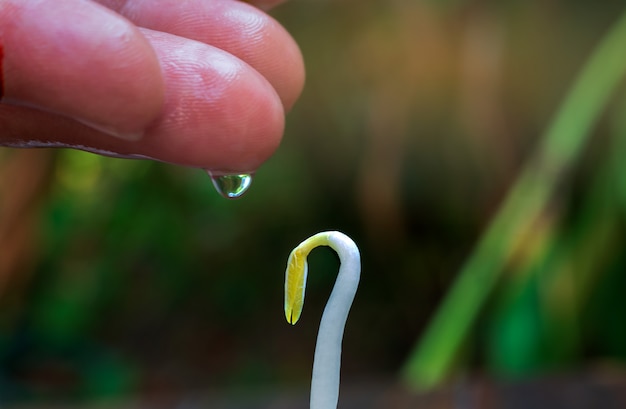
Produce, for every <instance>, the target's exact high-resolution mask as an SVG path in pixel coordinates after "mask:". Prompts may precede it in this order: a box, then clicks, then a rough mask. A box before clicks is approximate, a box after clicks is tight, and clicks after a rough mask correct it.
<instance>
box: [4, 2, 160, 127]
mask: <svg viewBox="0 0 626 409" xmlns="http://www.w3.org/2000/svg"><path fill="white" fill-rule="evenodd" d="M0 41H2V45H3V48H4V60H3V67H2V68H3V77H4V97H3V100H2V101H3V102H4V103H13V104H19V105H25V106H31V107H36V108H39V109H42V110H46V111H50V112H54V113H58V114H60V115H64V116H69V117H72V118H78V119H80V120H83V121H85V122H91V123H94V124H101V125H103V126H105V127H110V128H114V129H115V130H117V131H119V132H121V133H129V134H133V133H138V132H140V131H142V130H143V129H144V128H145V127H146V126H147V125H148V124H149V123H151V122H152V121H154V119H156V118H157V116H158V115H159V113H160V111H161V109H162V105H163V102H164V83H163V78H162V75H161V70H160V66H159V62H158V59H157V56H156V53H155V52H154V50H153V49H152V47H151V46H150V44H149V43H148V41H147V40H146V39H145V38H144V36H143V35H142V34H141V33H140V32H139V30H138V29H137V28H136V27H135V26H134V25H132V24H131V23H130V22H128V21H127V20H126V19H125V18H123V17H121V16H119V15H118V14H116V13H114V12H112V11H111V10H109V9H107V8H105V7H102V6H100V5H98V4H96V3H92V2H85V1H75V0H39V1H24V0H2V1H0Z"/></svg>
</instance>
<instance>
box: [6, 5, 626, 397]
mask: <svg viewBox="0 0 626 409" xmlns="http://www.w3.org/2000/svg"><path fill="white" fill-rule="evenodd" d="M623 7H624V6H623V2H619V1H605V2H602V4H599V3H598V2H591V1H582V0H579V1H526V2H522V1H513V0H511V1H505V2H486V1H465V2H461V1H434V0H433V1H416V0H393V1H392V0H385V1H378V0H342V1H330V0H315V1H313V0H309V1H292V2H290V3H287V4H285V5H283V6H281V7H279V8H278V9H277V10H276V12H275V16H276V18H277V19H278V20H279V21H280V22H282V23H283V24H284V25H285V26H286V27H287V28H288V30H289V31H290V32H291V33H292V34H293V35H294V37H295V38H296V40H297V41H298V43H299V44H300V45H301V48H302V51H303V54H304V57H305V61H306V64H307V70H308V83H307V86H306V89H305V92H304V94H303V96H302V98H301V100H300V101H299V103H298V104H297V105H296V107H295V109H294V110H293V112H291V113H290V115H289V117H288V123H287V130H286V135H285V140H284V142H283V145H282V146H281V148H280V149H279V151H278V152H277V154H276V155H275V156H274V157H273V158H272V159H271V160H270V161H269V162H268V163H267V164H266V165H265V166H264V167H263V168H262V169H260V170H259V172H258V173H257V174H256V176H255V180H254V182H253V184H252V187H251V190H250V192H249V193H248V194H247V195H246V196H245V197H244V198H242V199H240V200H237V201H228V200H225V199H223V198H222V197H220V196H219V195H217V194H216V193H215V192H214V191H213V188H212V186H211V183H210V180H209V178H208V176H206V175H205V174H204V173H203V172H202V171H200V170H194V169H183V168H179V167H175V166H171V165H167V164H160V163H150V162H145V161H124V160H119V159H111V158H104V157H99V156H96V155H92V154H88V153H83V152H75V151H69V150H67V151H66V150H63V151H55V152H52V151H41V152H46V155H47V156H48V157H47V158H46V160H44V159H42V158H38V157H35V158H26V159H20V161H22V162H23V163H25V164H28V166H25V167H23V168H19V175H20V177H19V178H16V177H15V176H13V175H17V174H18V171H17V170H15V168H11V167H8V166H4V167H3V171H5V172H9V171H11V169H13V170H12V173H7V174H8V175H9V178H11V177H12V178H13V179H16V180H30V179H33V180H44V181H46V182H45V183H44V182H41V183H40V184H38V185H36V186H39V187H38V189H36V190H37V191H38V192H40V194H39V195H35V194H26V193H25V194H24V196H23V197H25V198H28V203H29V204H30V205H29V208H35V207H36V208H37V209H39V211H38V212H31V213H28V214H26V215H20V216H19V217H20V218H19V220H20V221H21V222H20V224H19V226H17V227H16V226H13V227H11V228H12V229H14V230H11V232H12V233H11V235H10V236H8V237H11V238H17V237H28V238H29V240H22V241H20V243H22V242H24V243H26V242H27V243H28V244H30V246H28V251H26V250H24V251H23V252H22V253H21V254H24V255H25V256H22V257H21V258H20V257H16V258H15V260H18V261H19V260H21V261H19V262H18V261H15V262H13V263H12V264H10V265H11V266H12V268H11V269H8V268H7V271H6V272H5V270H1V271H2V274H3V275H2V279H3V281H2V283H4V284H3V286H2V287H0V288H1V289H2V291H3V294H2V295H3V298H2V299H1V300H0V396H1V397H2V399H3V401H8V402H10V401H17V400H19V401H24V400H39V399H45V400H51V399H64V400H67V399H90V400H91V399H101V398H106V397H119V396H128V395H137V396H151V395H154V394H158V395H164V394H165V395H167V394H175V393H178V392H181V391H186V390H196V391H203V390H207V389H214V388H239V387H246V388H261V387H264V386H267V385H280V386H281V387H300V386H302V385H306V384H307V383H308V377H309V376H310V368H311V360H312V356H313V346H314V342H315V333H316V330H317V329H316V328H317V324H318V322H319V316H320V314H321V310H322V307H323V305H324V304H325V302H326V298H327V296H328V294H329V292H330V285H331V284H330V283H331V282H332V280H333V278H334V274H335V271H336V268H337V261H336V258H335V256H334V255H333V254H332V253H331V252H329V251H323V250H318V251H316V252H314V253H313V254H312V255H311V258H310V260H309V261H310V268H311V274H310V277H309V288H310V290H309V291H308V294H307V307H306V308H305V310H304V312H303V316H302V319H301V322H300V323H299V324H298V327H296V328H291V327H290V326H289V325H288V324H287V323H286V322H284V316H283V313H282V286H283V284H282V279H283V273H284V267H285V263H286V259H287V255H288V254H289V251H290V250H291V249H292V248H293V246H295V245H296V244H298V243H299V242H300V241H301V240H302V239H303V238H305V237H307V236H309V235H310V234H312V233H314V232H317V231H321V230H325V229H337V230H342V231H344V232H346V233H347V234H349V235H351V236H352V237H353V238H354V239H355V241H356V242H357V243H358V244H359V246H360V247H361V252H362V255H363V278H362V283H361V288H360V290H359V293H358V294H357V299H356V302H355V305H354V307H353V309H352V312H351V316H350V318H349V320H348V327H347V333H346V335H345V338H344V361H343V365H342V368H343V379H344V380H358V379H364V378H381V377H382V378H387V377H395V376H397V374H398V372H399V371H400V369H401V368H402V367H403V365H404V364H405V362H406V360H407V357H408V356H409V354H410V351H411V350H412V348H413V345H414V343H415V342H416V341H417V340H418V339H419V338H420V335H421V334H422V333H423V332H424V330H425V328H426V327H427V325H428V323H429V321H430V319H431V317H432V316H433V314H434V313H435V311H436V309H437V307H438V306H439V304H440V301H441V300H442V298H443V296H444V295H445V294H446V293H447V291H448V290H449V289H450V287H451V284H452V282H453V280H454V278H455V277H456V274H457V272H458V271H459V270H460V269H461V267H462V266H463V263H464V262H465V260H467V259H469V258H470V256H471V254H472V251H473V247H474V246H475V244H476V243H477V242H478V240H479V238H480V236H481V234H482V232H483V231H484V230H485V229H486V227H487V226H488V223H489V221H490V220H491V219H492V218H493V216H494V215H495V214H496V211H497V209H498V206H499V205H500V203H501V202H502V201H503V199H504V198H505V196H506V192H507V190H508V188H509V187H510V186H512V185H513V183H514V181H515V180H516V177H517V175H518V173H519V172H520V170H521V169H522V165H523V164H524V163H525V162H526V160H527V159H528V158H529V157H530V153H531V152H532V151H533V149H534V147H535V146H536V145H537V144H538V143H539V141H538V139H539V137H540V136H541V135H542V134H543V131H544V130H545V129H546V128H547V127H548V125H549V121H550V120H551V118H552V117H553V115H554V113H555V112H556V110H557V108H558V107H559V105H560V104H561V102H562V100H563V99H564V98H565V96H566V94H567V91H568V89H569V88H570V87H571V86H572V83H573V81H574V79H575V77H576V75H577V73H578V72H579V70H580V69H581V67H582V66H583V64H584V62H585V61H586V60H587V58H588V57H589V55H591V54H592V52H593V50H594V47H595V46H596V45H597V43H598V42H599V41H600V39H601V38H602V37H603V35H604V34H605V33H606V31H607V29H608V28H609V27H610V26H611V24H612V23H614V22H615V21H616V16H618V15H619V14H620V13H621V12H622V11H623ZM623 88H624V87H623V84H622V86H621V87H620V89H619V90H617V91H619V92H618V95H619V98H618V100H617V101H613V102H612V103H611V104H610V105H609V107H608V108H607V109H606V110H605V111H603V114H602V116H601V117H600V121H599V124H598V125H597V126H596V127H594V129H593V131H592V134H591V136H592V138H591V140H590V142H589V143H588V145H586V147H585V150H584V152H582V156H581V157H580V158H579V160H578V161H577V163H576V164H575V166H574V167H573V168H571V169H569V170H568V171H567V172H564V174H562V175H559V180H558V182H559V183H558V184H557V191H556V194H555V195H553V196H552V199H551V200H550V202H549V205H548V206H547V208H546V211H544V212H543V213H542V218H540V219H539V220H534V221H533V222H532V225H531V226H527V228H526V230H527V231H529V232H530V233H528V234H529V236H527V237H523V238H519V242H520V243H522V244H523V245H520V246H519V247H518V248H517V249H518V251H517V252H516V254H515V259H514V262H511V263H509V264H507V266H506V267H505V269H504V270H503V271H501V272H499V274H500V280H499V281H498V282H497V283H496V287H495V289H494V291H493V292H491V293H490V294H489V298H488V299H487V301H486V305H483V306H482V308H481V309H480V314H479V317H478V321H477V322H475V323H473V325H472V326H471V328H470V333H469V334H468V336H467V337H465V338H463V344H462V350H461V351H460V353H459V354H458V355H457V356H455V357H454V358H456V361H455V363H456V365H457V368H464V369H465V370H467V371H471V372H472V373H477V372H480V371H485V372H488V373H489V374H490V375H491V376H495V377H519V376H532V375H535V374H538V373H542V372H545V371H556V370H559V371H562V370H572V369H575V368H584V367H586V366H587V365H590V364H594V363H597V362H611V363H614V364H620V365H621V364H623V362H624V359H626V328H625V326H624V324H623V321H624V320H623V317H624V316H625V315H626V311H624V308H626V307H624V304H623V302H622V297H623V296H624V295H623V291H624V290H623V289H624V288H626V287H625V284H626V283H625V282H624V280H625V278H624V277H625V275H624V270H625V267H626V257H625V255H626V253H624V251H622V247H623V245H622V243H623V239H624V237H623V236H624V232H625V229H624V227H625V226H624V220H625V219H624V216H625V215H626V212H625V211H626V179H625V176H624V175H626V173H624V172H623V171H622V170H621V167H622V163H623V161H624V158H625V157H626V121H625V120H624V118H626V116H625V115H624V112H626V95H625V93H624V89H623ZM18 155H19V154H18V153H11V152H9V153H4V154H3V156H2V157H1V158H0V163H1V164H7V163H10V162H11V158H15V157H17V156H18ZM44 162H45V163H51V164H52V165H51V166H53V171H52V172H50V171H49V169H48V168H45V167H44V168H42V167H37V166H34V165H35V164H38V163H44ZM7 169H9V170H8V171H7ZM37 175H49V176H50V177H48V178H39V179H38V178H36V177H35V176H37ZM31 176H32V177H31ZM12 186H13V185H11V184H10V183H3V184H0V195H1V196H0V200H1V201H2V202H3V203H8V202H9V201H10V200H9V199H10V198H13V197H14V196H16V197H17V196H19V195H18V193H17V191H16V190H15V188H14V187H12ZM42 196H43V197H45V202H44V203H43V204H42V202H41V197H42ZM24 200H25V201H26V200H27V199H24ZM9 215H11V216H9ZM9 217H12V218H15V217H16V216H13V215H12V213H9V212H8V211H7V210H6V209H5V207H2V208H0V220H2V221H4V222H6V220H7V218H9ZM6 224H7V223H4V224H2V223H0V230H1V227H3V226H5V225H6ZM33 226H35V227H36V228H35V227H33ZM19 229H22V230H24V231H26V229H29V230H28V232H31V233H32V234H26V233H24V234H23V235H16V233H14V232H15V231H19ZM33 232H36V233H37V234H35V233H33ZM0 233H2V232H0ZM2 237H3V236H2V234H0V238H2ZM507 239H508V240H511V239H514V238H507ZM503 240H504V238H503ZM7 242H8V243H9V242H10V240H9V241H7ZM2 243H4V242H2ZM21 246H22V247H23V248H26V247H24V246H25V245H21ZM5 249H6V247H3V250H2V253H1V254H0V267H2V266H4V265H5V264H6V265H9V264H7V262H6V260H9V258H8V255H9V254H8V253H5V251H6V250H5ZM11 254H13V253H11ZM16 254H17V253H16ZM11 260H13V258H12V259H11ZM3 263H4V264H3ZM476 285H480V283H477V284H476Z"/></svg>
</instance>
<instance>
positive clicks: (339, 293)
mask: <svg viewBox="0 0 626 409" xmlns="http://www.w3.org/2000/svg"><path fill="white" fill-rule="evenodd" d="M321 245H325V246H330V247H331V248H332V249H333V250H335V251H336V252H337V254H338V255H339V261H340V263H341V265H340V267H339V273H338V275H337V279H336V281H335V286H334V287H333V290H332V293H331V294H330V298H329V299H328V302H327V303H326V307H325V308H324V313H323V314H322V319H321V322H320V327H319V332H318V334H317V344H316V346H315V357H314V360H313V375H312V377H311V401H310V408H311V409H336V408H337V402H338V400H339V372H340V367H341V344H342V340H343V333H344V328H345V325H346V320H347V318H348V312H349V311H350V307H351V306H352V301H353V300H354V296H355V294H356V290H357V287H358V285H359V278H360V274H361V258H360V254H359V249H358V248H357V246H356V244H354V242H353V241H352V239H350V238H349V237H348V236H346V235H345V234H343V233H340V232H336V231H331V232H323V233H318V234H316V235H314V236H312V237H310V238H309V239H307V240H305V241H304V242H302V243H301V244H300V245H299V246H298V247H296V249H294V251H293V252H292V254H291V255H290V257H289V262H288V264H287V275H286V283H287V282H288V281H289V279H290V274H297V273H298V272H297V271H293V270H294V269H295V268H294V266H295V265H297V263H293V258H297V257H299V256H294V254H296V251H297V250H300V251H301V252H302V253H301V254H300V253H298V254H299V255H302V256H304V258H305V260H304V265H303V268H301V270H303V271H302V274H303V275H304V281H303V282H302V293H301V294H302V302H303V301H304V287H305V286H306V274H307V265H306V256H307V255H308V253H309V252H310V251H311V250H312V249H313V248H315V247H317V246H321ZM286 289H287V288H286ZM287 304H288V303H287V302H286V304H285V309H286V314H287V319H288V320H289V322H292V321H291V319H290V317H291V316H292V315H291V314H292V311H291V310H289V312H287V311H288V308H290V307H288V305H287ZM301 307H302V303H301V304H300V307H299V308H300V309H301ZM299 315H300V312H299V311H298V312H297V314H296V315H295V316H296V318H295V320H297V317H299ZM295 320H294V321H295ZM292 323H295V322H292Z"/></svg>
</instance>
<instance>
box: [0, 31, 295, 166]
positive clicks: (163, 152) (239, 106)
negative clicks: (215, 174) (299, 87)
mask: <svg viewBox="0 0 626 409" xmlns="http://www.w3.org/2000/svg"><path fill="white" fill-rule="evenodd" d="M143 31H144V33H143V34H144V36H145V37H146V38H147V39H148V40H149V41H150V43H151V44H152V46H153V48H154V49H155V50H157V55H158V56H159V59H160V61H161V65H162V68H163V75H164V78H165V82H166V84H169V86H168V87H167V88H166V95H165V104H164V109H163V115H162V116H161V117H160V119H158V120H157V121H156V122H155V123H154V124H153V125H151V126H150V127H149V128H148V129H147V130H146V135H145V137H144V138H143V139H142V140H141V141H138V142H132V141H124V140H121V139H117V138H104V139H103V138H102V136H101V135H100V134H99V133H98V132H96V131H93V130H91V129H88V128H86V127H84V126H82V125H81V124H78V123H76V122H73V121H70V120H68V119H66V118H60V117H58V116H57V117H55V116H54V115H50V114H48V113H42V112H38V111H36V110H33V109H26V108H22V107H16V106H10V105H6V106H2V105H0V129H7V131H8V133H9V134H10V135H12V137H9V138H8V139H7V140H5V144H8V145H11V146H22V147H26V146H29V147H34V146H58V144H62V145H64V146H72V147H76V148H80V149H84V150H89V151H93V152H97V153H103V154H108V155H112V156H122V157H146V158H151V159H156V160H161V161H166V162H170V163H176V164H181V165H185V166H192V167H201V168H207V169H211V170H219V171H225V172H244V171H245V172H249V171H253V170H256V169H257V168H258V167H259V166H260V165H261V164H262V163H263V162H264V161H265V160H267V158H268V157H269V156H270V155H271V154H272V153H273V152H274V151H275V149H276V148H277V146H278V144H279V142H280V138H281V136H282V132H283V126H284V111H283V107H282V103H281V101H280V98H279V97H278V95H277V94H276V92H275V91H274V89H273V88H272V86H271V85H270V84H269V82H267V81H266V80H265V78H263V76H261V75H260V74H259V73H258V72H257V71H255V70H253V69H252V68H251V67H250V66H249V65H247V64H245V63H244V62H243V61H241V60H239V59H238V58H236V57H233V56H232V55H230V54H228V53H226V52H224V51H222V50H220V49H217V48H215V47H211V46H209V45H207V44H204V43H200V42H195V41H190V40H186V39H183V38H181V37H177V36H173V35H170V34H165V33H160V32H153V31H150V30H143ZM39 126H45V129H48V132H50V133H54V134H55V135H57V136H58V137H55V138H46V137H45V136H44V137H42V136H41V134H40V133H38V130H37V128H39ZM25 135H27V137H26V138H25Z"/></svg>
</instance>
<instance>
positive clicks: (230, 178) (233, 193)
mask: <svg viewBox="0 0 626 409" xmlns="http://www.w3.org/2000/svg"><path fill="white" fill-rule="evenodd" d="M207 173H208V174H209V176H211V181H212V182H213V186H214V187H215V190H217V192H218V193H219V194H220V195H222V196H224V197H225V198H227V199H237V198H239V197H241V196H243V194H244V193H246V192H247V191H248V188H250V184H251V183H252V175H251V174H250V173H238V174H237V173H234V174H228V173H222V172H219V173H218V172H211V171H207Z"/></svg>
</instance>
